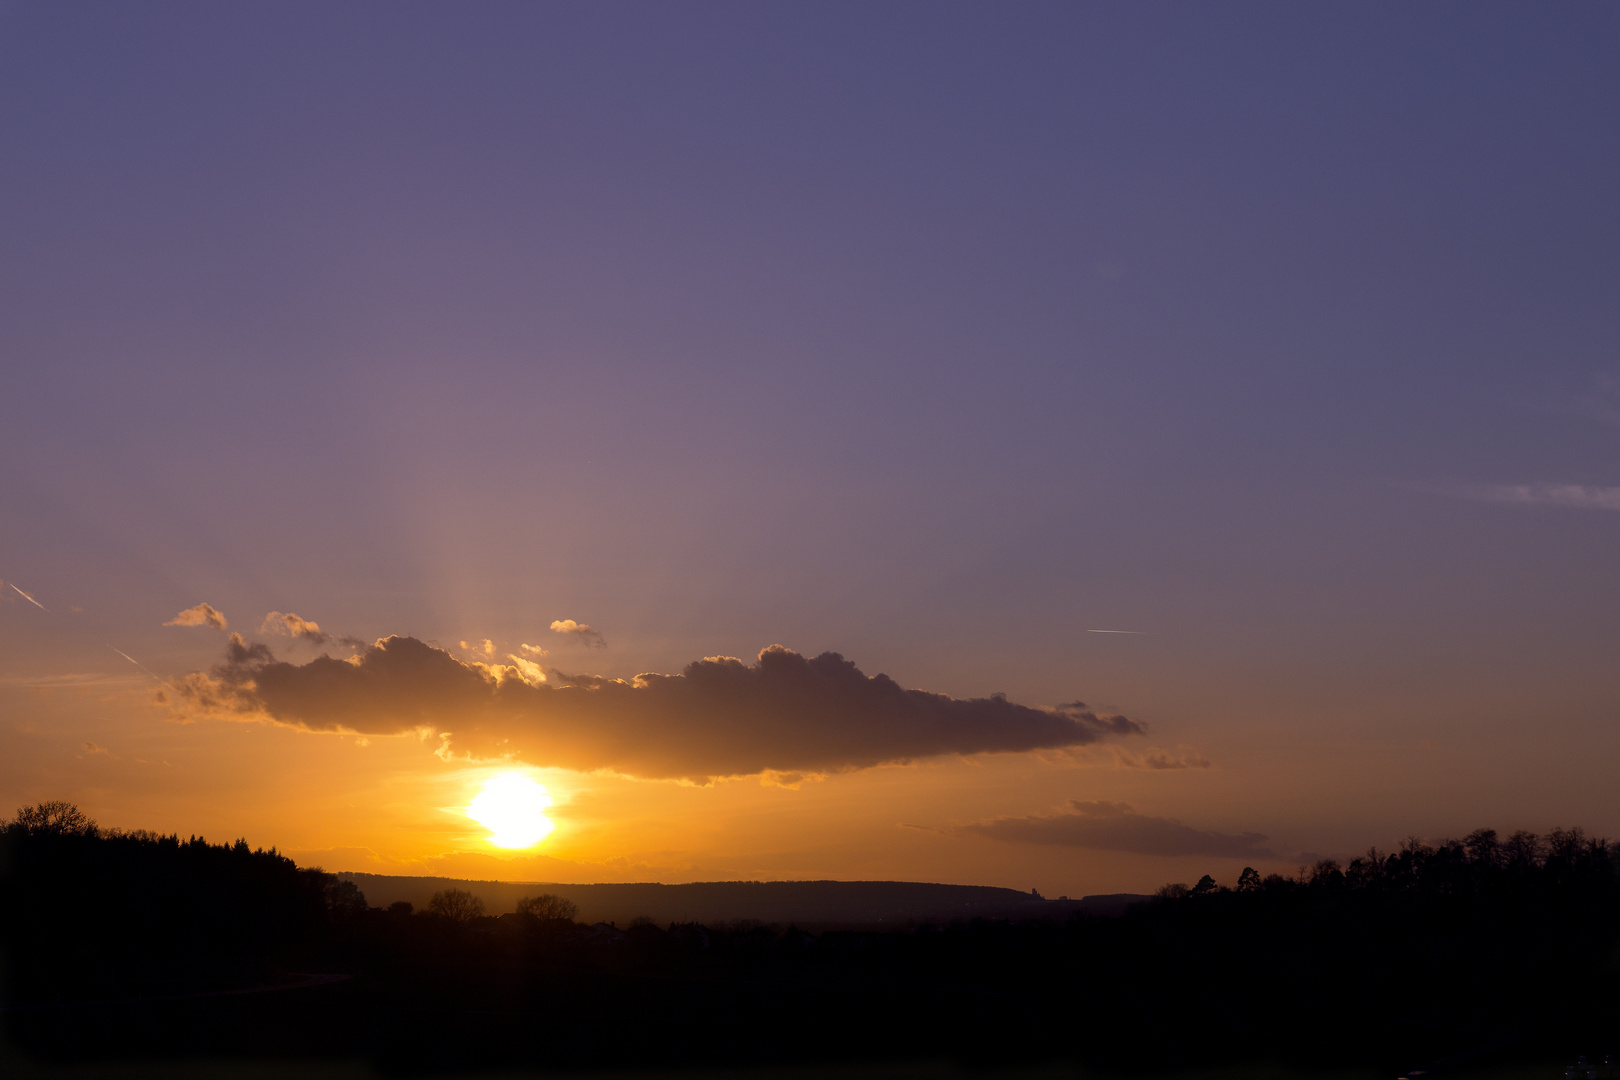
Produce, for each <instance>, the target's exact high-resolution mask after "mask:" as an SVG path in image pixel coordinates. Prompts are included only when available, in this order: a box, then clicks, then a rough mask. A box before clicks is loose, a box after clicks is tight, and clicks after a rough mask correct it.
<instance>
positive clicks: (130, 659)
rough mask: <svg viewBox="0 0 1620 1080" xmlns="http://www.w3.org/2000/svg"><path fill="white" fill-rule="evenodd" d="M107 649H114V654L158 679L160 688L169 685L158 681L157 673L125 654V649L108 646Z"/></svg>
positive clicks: (159, 680) (160, 680)
mask: <svg viewBox="0 0 1620 1080" xmlns="http://www.w3.org/2000/svg"><path fill="white" fill-rule="evenodd" d="M107 648H109V649H112V651H113V652H115V653H117V654H118V655H119V656H122V657H123V658H124V659H125V660H128V661H129V662H130V663H132V664H134V665H135V666H136V667H138V668H140V669H141V670H142V671H144V672H146V673H147V674H148V675H150V676H152V678H154V679H157V681H158V685H159V686H166V685H168V684H167V683H165V682H164V681H163V680H162V679H158V676H157V672H155V671H153V670H152V669H151V668H149V667H147V666H146V665H145V664H143V663H141V662H140V661H139V660H137V659H135V658H134V657H133V656H131V655H129V653H127V652H125V651H124V650H123V649H119V648H114V647H113V646H111V645H108V646H107Z"/></svg>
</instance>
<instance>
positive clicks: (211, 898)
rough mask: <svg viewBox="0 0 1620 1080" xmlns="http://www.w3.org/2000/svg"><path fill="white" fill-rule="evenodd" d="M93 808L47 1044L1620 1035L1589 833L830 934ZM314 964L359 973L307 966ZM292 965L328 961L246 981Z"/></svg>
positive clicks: (1261, 1045) (692, 1053)
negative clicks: (137, 829)
mask: <svg viewBox="0 0 1620 1080" xmlns="http://www.w3.org/2000/svg"><path fill="white" fill-rule="evenodd" d="M71 810H72V808H70V807H62V806H54V807H48V808H46V809H45V810H43V811H41V810H40V808H33V809H32V810H30V811H25V812H24V813H23V814H21V815H19V817H18V818H17V819H16V820H15V821H13V822H12V823H10V824H9V825H7V826H6V828H5V832H4V837H3V839H4V843H5V858H6V859H8V860H9V866H10V870H9V872H8V876H7V879H6V894H5V895H6V916H7V917H6V923H5V925H6V939H7V947H8V949H10V950H11V951H12V955H13V957H14V961H13V965H12V970H11V972H10V975H11V982H10V987H9V990H8V1001H9V1002H10V1003H11V1004H12V1005H13V1006H14V1007H15V1006H24V1008H23V1009H22V1010H21V1011H13V1012H11V1013H10V1014H9V1015H8V1025H9V1028H10V1030H11V1032H12V1035H13V1037H14V1038H17V1039H19V1040H21V1041H22V1042H24V1043H25V1044H26V1045H28V1046H30V1047H32V1048H34V1049H35V1050H37V1051H39V1052H41V1053H51V1054H57V1055H66V1054H110V1055H118V1056H127V1055H129V1054H131V1053H142V1052H145V1053H156V1054H176V1053H197V1052H206V1053H214V1054H219V1053H239V1054H240V1053H248V1054H294V1053H296V1054H308V1053H332V1054H345V1055H352V1054H357V1053H359V1054H366V1055H369V1056H371V1057H372V1058H373V1059H374V1060H376V1061H377V1062H378V1063H379V1064H381V1065H382V1066H384V1067H385V1068H388V1067H392V1068H396V1069H400V1070H406V1071H420V1070H431V1069H433V1068H436V1067H443V1068H447V1069H449V1068H455V1069H463V1068H468V1067H478V1066H489V1067H500V1066H532V1065H541V1066H550V1067H591V1066H603V1067H624V1066H636V1065H660V1066H670V1065H691V1066H696V1065H716V1064H739V1065H740V1064H748V1063H757V1062H777V1063H781V1062H796V1061H799V1062H813V1061H819V1060H850V1059H873V1058H902V1059H920V1058H930V1059H937V1058H939V1057H942V1056H950V1057H954V1058H957V1059H958V1060H962V1061H965V1062H969V1063H1004V1062H1008V1061H1012V1060H1041V1059H1067V1060H1077V1061H1081V1062H1084V1063H1087V1064H1090V1065H1092V1066H1096V1067H1103V1068H1131V1067H1150V1068H1151V1067H1160V1066H1167V1065H1174V1064H1186V1063H1199V1064H1214V1063H1219V1062H1230V1061H1241V1060H1253V1059H1256V1058H1284V1059H1292V1060H1294V1061H1296V1062H1306V1063H1309V1062H1316V1063H1319V1064H1322V1065H1324V1066H1331V1067H1334V1068H1338V1067H1343V1066H1347V1065H1355V1064H1363V1065H1375V1066H1379V1067H1384V1068H1388V1069H1391V1070H1397V1069H1405V1068H1409V1067H1411V1066H1413V1065H1415V1064H1417V1063H1420V1062H1424V1061H1428V1060H1432V1059H1434V1058H1440V1057H1444V1056H1447V1055H1451V1054H1455V1053H1457V1052H1458V1051H1467V1050H1470V1049H1480V1048H1483V1049H1486V1050H1489V1051H1491V1052H1493V1053H1495V1054H1497V1055H1499V1056H1500V1055H1502V1054H1515V1053H1518V1054H1530V1055H1534V1054H1538V1053H1541V1052H1547V1053H1551V1054H1554V1055H1555V1056H1556V1055H1563V1054H1565V1053H1568V1052H1571V1051H1572V1050H1578V1051H1581V1052H1590V1053H1597V1054H1601V1053H1606V1052H1610V1051H1612V1050H1614V1049H1617V1047H1615V1046H1614V1045H1613V1044H1611V1043H1609V1042H1607V1041H1606V1040H1607V1038H1608V1035H1609V1033H1610V1031H1611V1030H1612V1027H1613V1024H1614V1018H1615V1017H1616V1016H1617V1015H1620V1012H1617V1007H1620V992H1617V989H1616V987H1617V984H1620V979H1617V978H1616V976H1617V975H1620V971H1617V970H1616V969H1617V958H1620V874H1617V868H1620V859H1617V855H1620V852H1617V851H1616V849H1615V848H1614V847H1613V846H1611V845H1609V844H1607V843H1605V842H1604V841H1601V840H1598V839H1594V838H1591V837H1588V836H1586V835H1585V834H1583V833H1581V832H1580V831H1579V830H1558V831H1555V832H1553V833H1550V834H1548V835H1546V836H1542V837H1536V836H1532V835H1530V834H1526V833H1518V834H1515V835H1514V836H1512V837H1509V838H1507V839H1506V840H1501V839H1499V838H1498V837H1496V835H1495V834H1493V833H1490V832H1488V831H1481V832H1477V833H1474V834H1471V835H1470V836H1469V837H1467V838H1466V839H1464V840H1462V841H1456V842H1451V841H1448V842H1445V843H1441V844H1434V845H1430V844H1424V843H1420V842H1418V841H1408V842H1407V843H1405V844H1403V845H1401V847H1400V848H1399V849H1398V850H1396V851H1393V852H1388V853H1380V852H1374V851H1370V852H1368V853H1367V854H1366V855H1364V856H1362V857H1360V858H1357V859H1354V860H1351V861H1350V862H1349V863H1348V865H1339V864H1338V863H1335V862H1332V861H1322V862H1319V863H1317V864H1316V865H1314V866H1311V867H1305V868H1302V869H1301V870H1300V872H1299V873H1297V874H1295V875H1292V876H1282V875H1270V876H1267V877H1262V876H1261V875H1259V874H1258V873H1256V872H1254V871H1253V870H1245V871H1244V872H1243V874H1242V875H1241V876H1240V877H1239V879H1238V880H1237V881H1235V882H1231V883H1229V884H1221V883H1217V882H1215V881H1214V880H1213V879H1212V878H1209V877H1206V878H1204V879H1203V880H1201V881H1199V882H1198V883H1197V884H1196V885H1194V886H1192V887H1190V888H1189V887H1186V886H1180V885H1177V886H1167V887H1166V888H1165V889H1163V890H1161V891H1160V895H1159V896H1158V897H1157V898H1155V899H1153V900H1151V901H1148V902H1145V903H1142V904H1140V905H1137V906H1136V907H1134V908H1132V909H1131V910H1130V911H1129V912H1128V913H1127V914H1125V915H1124V916H1121V917H1118V918H1095V917H1078V916H1077V917H1074V918H1072V919H1069V920H1067V921H1062V920H1053V921H1039V920H1032V921H1027V922H1019V923H1014V922H1006V921H990V920H975V921H970V922H961V923H954V924H950V925H945V926H934V925H919V926H911V927H908V928H906V929H904V930H878V929H870V928H869V929H848V930H823V931H822V932H819V933H809V932H805V931H802V930H800V929H798V928H795V927H786V928H783V927H779V926H765V925H759V924H749V923H739V924H733V925H728V926H701V925H697V924H674V925H669V926H660V925H656V924H654V923H652V922H651V921H650V920H645V919H638V920H635V921H633V922H632V923H631V924H630V925H628V926H624V927H619V926H615V925H604V924H596V925H592V926H586V925H582V924H580V923H578V922H577V921H575V920H576V919H577V918H578V915H579V912H578V911H577V910H575V909H573V907H572V905H571V904H570V903H569V902H568V901H567V900H564V899H562V898H560V897H555V896H534V897H526V898H525V899H524V900H523V901H522V902H521V903H520V904H519V905H518V910H517V911H514V912H509V913H505V914H485V913H484V912H483V911H482V910H481V904H480V903H479V902H478V898H477V897H475V896H473V895H472V894H471V893H469V892H467V891H466V890H462V889H455V888H451V889H445V890H443V891H441V892H440V893H438V894H436V895H435V896H434V897H433V898H432V900H431V901H430V902H429V904H428V905H427V908H426V910H424V911H421V912H417V911H414V910H413V909H412V907H411V905H410V904H408V903H399V904H394V905H392V906H391V907H390V908H388V909H386V910H384V909H378V908H371V907H368V906H366V905H365V903H364V899H363V897H360V896H359V894H358V890H355V889H354V888H353V886H352V885H348V886H347V888H345V887H344V885H345V884H346V883H340V882H337V881H336V880H335V879H333V878H332V877H331V876H330V875H326V874H322V873H320V872H319V871H310V870H300V869H298V868H297V867H295V866H293V865H292V863H291V862H290V861H289V860H287V859H286V858H285V857H283V856H281V855H278V854H276V853H275V852H274V851H250V850H248V848H247V845H245V844H241V843H238V844H234V845H208V844H206V843H204V842H202V841H201V840H195V839H193V840H185V841H182V840H180V839H179V838H178V837H160V836H154V835H151V834H145V833H104V832H100V831H98V830H97V829H96V828H95V826H94V824H93V823H90V822H87V821H84V820H83V819H82V815H81V816H78V817H75V816H74V814H73V813H72V812H71ZM154 972H161V973H162V975H163V977H162V978H161V979H158V978H152V977H149V975H150V974H151V973H154ZM310 972H315V973H322V974H325V975H329V976H336V975H343V976H351V977H350V978H348V979H346V980H345V981H341V982H337V981H328V982H325V983H322V984H320V985H313V984H311V985H307V986H306V985H304V984H300V983H298V981H297V980H298V979H299V978H304V977H306V976H305V975H303V974H301V973H310ZM98 980H101V981H98ZM281 985H295V986H299V987H300V988H298V989H290V990H285V991H269V992H262V993H248V994H240V993H236V994H232V993H220V992H218V991H222V990H226V989H241V988H244V987H246V988H250V989H251V988H253V987H255V986H257V987H273V986H281ZM158 991H167V992H168V993H169V996H168V997H167V998H163V997H162V995H161V994H159V993H158ZM181 992H190V993H191V994H194V995H195V994H202V995H211V996H189V997H181V996H177V995H178V994H179V993H181ZM131 997H134V998H135V1000H130V998H131ZM160 998H162V999H161V1000H159V999H160ZM58 999H60V1000H61V1001H62V1002H63V1003H65V1004H61V1005H59V1004H58ZM91 999H95V1000H96V1001H98V1002H100V1003H99V1004H91V1005H77V1006H72V1005H71V1003H72V1002H73V1001H81V1002H82V1001H86V1000H91Z"/></svg>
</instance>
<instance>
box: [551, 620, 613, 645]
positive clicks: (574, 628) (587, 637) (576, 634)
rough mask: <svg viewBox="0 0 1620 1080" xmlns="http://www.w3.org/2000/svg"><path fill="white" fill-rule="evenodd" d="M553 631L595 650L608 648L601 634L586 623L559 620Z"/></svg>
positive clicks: (552, 625)
mask: <svg viewBox="0 0 1620 1080" xmlns="http://www.w3.org/2000/svg"><path fill="white" fill-rule="evenodd" d="M551 630H552V632H553V633H557V634H562V635H563V636H564V637H570V638H573V639H574V640H575V641H577V642H579V643H580V644H581V645H589V646H590V647H591V648H593V649H605V648H607V640H606V639H605V638H603V637H602V635H601V634H599V633H597V632H596V631H595V630H592V629H591V628H590V627H589V626H587V625H586V624H585V623H582V622H575V621H574V620H573V619H557V620H555V621H553V622H552V624H551Z"/></svg>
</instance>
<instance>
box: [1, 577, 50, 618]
mask: <svg viewBox="0 0 1620 1080" xmlns="http://www.w3.org/2000/svg"><path fill="white" fill-rule="evenodd" d="M6 584H7V585H10V586H11V587H12V588H13V589H17V586H16V584H15V583H14V582H10V581H8V582H6ZM17 595H18V596H20V597H22V598H23V599H24V600H26V601H28V602H29V603H30V604H33V605H34V606H35V607H37V608H39V610H41V611H43V612H44V613H45V614H47V615H50V614H53V613H52V611H51V609H50V608H48V607H46V606H45V605H44V604H42V603H40V602H39V601H38V600H35V599H34V598H33V597H32V596H29V595H28V594H27V593H25V592H23V591H22V590H21V589H17Z"/></svg>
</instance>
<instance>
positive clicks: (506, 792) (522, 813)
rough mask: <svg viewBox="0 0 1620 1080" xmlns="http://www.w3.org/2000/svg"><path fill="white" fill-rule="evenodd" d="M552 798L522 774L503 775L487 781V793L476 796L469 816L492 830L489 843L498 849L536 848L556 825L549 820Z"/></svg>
mask: <svg viewBox="0 0 1620 1080" xmlns="http://www.w3.org/2000/svg"><path fill="white" fill-rule="evenodd" d="M550 805H551V795H550V794H548V793H547V791H546V789H545V788H543V787H541V786H540V785H539V784H537V783H535V782H534V781H533V780H531V779H529V778H528V777H527V776H524V775H523V774H522V773H501V774H500V775H499V776H492V777H490V778H489V779H488V780H486V781H484V790H482V791H480V792H479V793H478V794H477V795H475V796H474V797H473V801H472V803H471V804H470V805H469V806H468V807H467V816H468V817H470V818H472V819H473V820H474V821H476V822H478V824H480V825H482V826H483V827H484V828H486V829H488V830H489V831H490V833H491V834H493V835H491V836H490V838H489V842H490V843H492V844H494V845H495V846H496V847H503V848H526V847H533V846H534V845H535V844H538V843H539V842H540V841H542V840H544V839H545V838H546V835H547V834H548V833H550V832H551V830H552V829H553V828H555V826H554V825H552V823H551V819H550V818H548V817H546V807H548V806H550Z"/></svg>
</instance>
